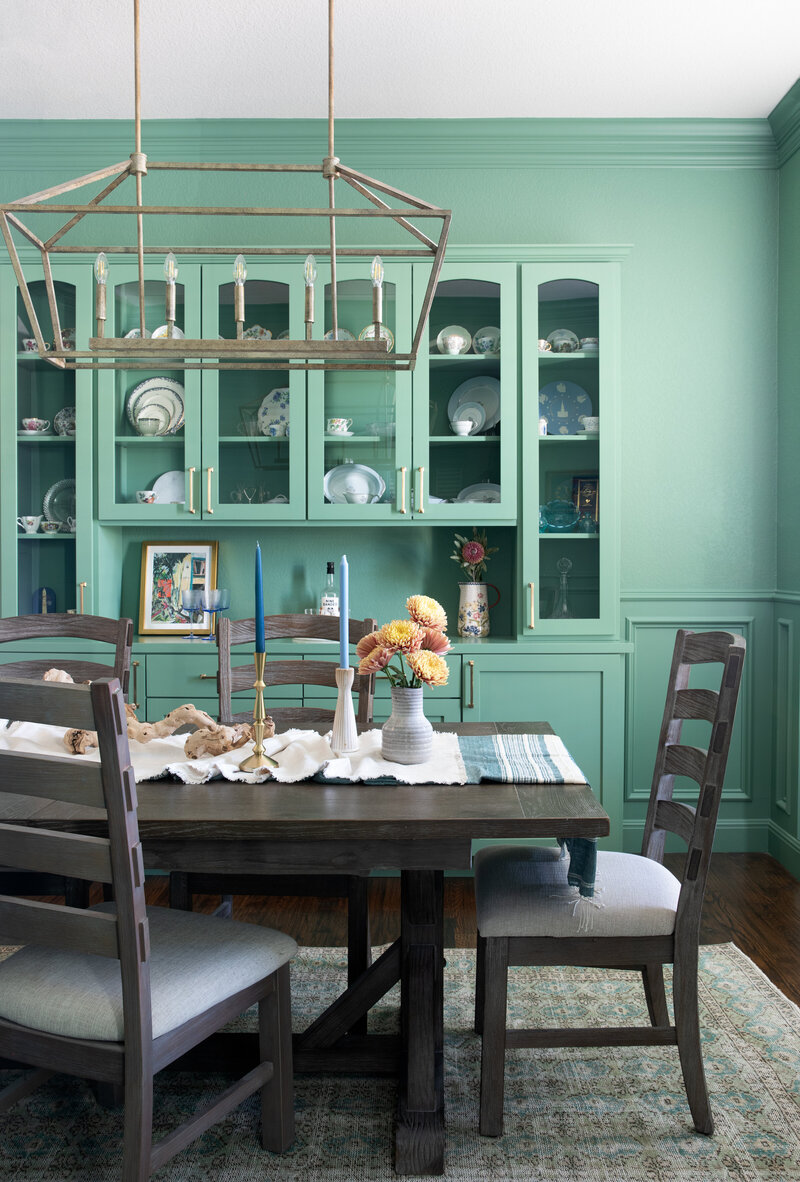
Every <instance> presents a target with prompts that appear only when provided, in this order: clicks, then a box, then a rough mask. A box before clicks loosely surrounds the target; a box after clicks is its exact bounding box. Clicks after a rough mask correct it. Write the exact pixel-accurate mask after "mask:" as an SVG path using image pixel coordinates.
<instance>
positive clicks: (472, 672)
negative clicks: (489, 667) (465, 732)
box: [467, 661, 475, 710]
mask: <svg viewBox="0 0 800 1182" xmlns="http://www.w3.org/2000/svg"><path fill="white" fill-rule="evenodd" d="M467 664H468V665H469V701H468V702H467V709H468V710H474V709H475V662H474V661H467Z"/></svg>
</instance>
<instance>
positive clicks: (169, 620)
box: [139, 542, 217, 636]
mask: <svg viewBox="0 0 800 1182" xmlns="http://www.w3.org/2000/svg"><path fill="white" fill-rule="evenodd" d="M216 585H217V543H216V542H142V580H141V590H140V594H139V635H140V636H188V635H189V634H190V632H192V631H193V632H194V635H195V636H210V635H211V620H212V619H213V616H210V615H209V616H208V617H207V620H206V617H205V614H203V619H202V620H199V621H193V616H192V613H190V612H188V611H186V609H185V608H183V606H182V603H181V591H182V590H183V589H185V588H186V589H188V588H199V589H202V590H206V591H210V590H211V589H212V588H214V587H216ZM198 614H200V613H198V612H195V613H194V616H195V617H196V616H197V615H198ZM193 622H196V624H198V625H199V626H195V627H194V628H192V624H193Z"/></svg>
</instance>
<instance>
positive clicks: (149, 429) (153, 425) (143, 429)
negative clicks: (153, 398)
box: [136, 418, 163, 435]
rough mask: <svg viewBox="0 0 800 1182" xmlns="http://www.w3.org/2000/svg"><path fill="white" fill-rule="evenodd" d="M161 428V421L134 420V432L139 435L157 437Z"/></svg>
mask: <svg viewBox="0 0 800 1182" xmlns="http://www.w3.org/2000/svg"><path fill="white" fill-rule="evenodd" d="M162 426H163V423H162V421H161V419H152V418H150V419H147V418H140V419H137V420H136V430H137V431H138V432H139V434H140V435H158V433H159V431H160V430H161V428H162Z"/></svg>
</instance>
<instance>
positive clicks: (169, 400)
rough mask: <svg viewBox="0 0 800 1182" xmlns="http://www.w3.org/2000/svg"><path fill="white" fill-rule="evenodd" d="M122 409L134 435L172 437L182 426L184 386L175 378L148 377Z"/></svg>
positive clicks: (136, 388) (137, 387)
mask: <svg viewBox="0 0 800 1182" xmlns="http://www.w3.org/2000/svg"><path fill="white" fill-rule="evenodd" d="M125 409H126V414H127V416H128V422H129V423H130V425H131V426H132V427H133V429H134V431H135V432H136V433H137V435H174V434H175V432H176V431H178V430H179V429H180V428H181V427H182V426H183V420H184V401H183V386H182V385H181V383H180V382H176V381H175V379H174V378H166V377H159V378H147V380H146V381H144V382H140V383H139V385H138V386H136V387H135V389H134V390H133V392H132V393H131V395H130V397H129V398H128V403H127V406H126V408H125ZM145 422H146V423H147V426H145V425H144V424H145Z"/></svg>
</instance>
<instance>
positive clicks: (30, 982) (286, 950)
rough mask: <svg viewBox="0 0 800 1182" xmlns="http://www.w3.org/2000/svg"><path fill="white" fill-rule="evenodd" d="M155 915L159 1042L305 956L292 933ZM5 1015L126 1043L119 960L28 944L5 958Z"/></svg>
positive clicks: (187, 915) (0, 966) (179, 914)
mask: <svg viewBox="0 0 800 1182" xmlns="http://www.w3.org/2000/svg"><path fill="white" fill-rule="evenodd" d="M97 910H98V911H109V910H110V911H113V910H114V904H113V903H102V904H100V906H99V907H98V908H97ZM147 918H148V921H149V926H150V950H151V960H150V988H151V997H152V1015H153V1037H154V1038H158V1037H159V1036H160V1035H162V1034H166V1033H167V1031H169V1030H174V1029H175V1028H176V1027H177V1026H181V1025H182V1024H183V1023H184V1022H188V1021H189V1020H190V1019H191V1018H194V1017H196V1016H197V1015H198V1014H201V1013H203V1012H204V1011H205V1010H208V1009H210V1008H211V1007H212V1006H213V1005H215V1004H216V1003H217V1002H220V1001H224V1000H225V998H227V997H230V996H231V995H232V994H234V993H237V992H238V991H239V990H240V989H245V988H246V987H247V986H248V985H252V984H254V983H255V982H256V981H260V980H261V979H262V978H263V977H266V976H268V975H269V974H270V973H272V972H274V971H275V969H277V968H280V966H281V965H282V964H285V963H286V961H287V960H290V959H291V958H292V957H293V956H294V954H295V952H296V951H297V944H296V943H295V941H294V940H293V939H292V938H291V936H286V935H284V934H283V932H277V931H274V930H272V929H271V928H263V927H259V926H257V925H256V924H250V923H236V922H234V921H233V920H230V919H215V918H214V917H213V916H210V915H197V914H196V913H194V912H191V911H171V910H169V908H166V907H148V908H147ZM0 1017H2V1018H6V1019H8V1020H9V1021H11V1022H17V1023H19V1024H20V1025H21V1026H29V1027H32V1028H33V1029H34V1030H44V1031H47V1032H48V1033H50V1034H63V1035H66V1036H68V1037H70V1038H88V1039H99V1040H101V1041H103V1042H121V1041H122V1038H123V1021H122V981H121V974H120V966H119V961H118V960H111V959H109V958H107V957H104V956H92V955H87V954H82V953H76V952H61V951H59V950H57V949H53V948H43V947H36V946H35V945H32V944H31V945H27V946H26V947H24V948H21V949H20V951H19V952H15V953H14V954H13V955H12V956H10V957H9V958H8V959H7V960H4V961H0Z"/></svg>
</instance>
